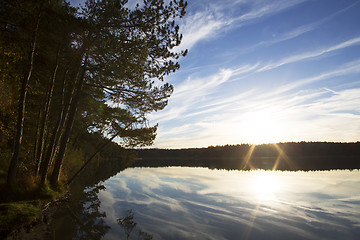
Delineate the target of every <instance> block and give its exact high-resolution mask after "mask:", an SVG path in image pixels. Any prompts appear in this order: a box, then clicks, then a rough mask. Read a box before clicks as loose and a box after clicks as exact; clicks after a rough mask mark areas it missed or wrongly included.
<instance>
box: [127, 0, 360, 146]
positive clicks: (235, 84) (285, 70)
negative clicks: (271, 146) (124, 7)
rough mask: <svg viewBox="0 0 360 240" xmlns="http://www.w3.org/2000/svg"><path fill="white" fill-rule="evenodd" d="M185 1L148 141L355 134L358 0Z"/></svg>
mask: <svg viewBox="0 0 360 240" xmlns="http://www.w3.org/2000/svg"><path fill="white" fill-rule="evenodd" d="M133 2H134V1H131V3H133ZM188 4H189V6H188V9H187V15H186V16H185V17H184V18H183V19H182V20H181V21H180V22H179V24H180V29H181V31H182V33H183V35H184V39H183V42H182V45H181V46H180V48H181V49H186V48H187V49H189V54H188V56H186V57H185V58H183V59H181V60H180V64H181V69H180V70H179V71H178V72H176V73H174V74H172V75H170V76H168V77H167V78H166V81H168V82H170V83H171V84H173V85H174V87H175V91H174V94H173V95H172V96H171V98H170V99H169V104H168V106H167V107H166V108H165V109H164V110H163V111H160V112H157V113H154V114H151V115H150V116H149V119H150V123H152V124H155V123H159V129H158V134H157V139H156V141H155V144H154V146H153V147H160V148H186V147H206V146H209V145H223V144H239V143H270V142H287V141H295V142H298V141H335V142H354V141H359V140H360V1H359V0H358V1H353V0H342V1H340V0H271V1H270V0H221V1H215V0H188Z"/></svg>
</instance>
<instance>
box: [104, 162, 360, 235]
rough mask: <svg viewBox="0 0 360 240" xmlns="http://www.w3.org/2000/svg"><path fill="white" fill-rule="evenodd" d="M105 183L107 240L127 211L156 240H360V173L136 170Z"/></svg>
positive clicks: (176, 169) (179, 168)
mask: <svg viewBox="0 0 360 240" xmlns="http://www.w3.org/2000/svg"><path fill="white" fill-rule="evenodd" d="M104 184H105V186H106V190H104V191H101V192H100V193H99V198H100V200H101V202H102V204H101V210H102V211H106V213H107V218H106V223H107V224H108V225H109V226H111V227H112V228H111V230H110V231H109V233H108V234H107V235H105V237H104V239H117V238H118V237H119V234H120V231H121V230H120V229H119V228H118V227H117V226H116V225H117V223H116V218H118V217H119V216H120V215H121V214H123V213H124V212H125V211H127V210H129V209H132V210H133V212H134V213H135V218H134V221H135V222H137V223H138V225H140V226H141V228H142V229H143V230H144V231H145V232H148V233H151V234H152V235H153V236H154V239H359V238H360V189H359V186H360V172H359V171H352V172H351V171H322V172H280V171H225V170H209V169H205V168H184V167H171V168H133V169H126V170H125V171H123V172H120V173H119V174H118V175H116V176H114V177H112V178H110V179H109V180H107V181H105V183H104Z"/></svg>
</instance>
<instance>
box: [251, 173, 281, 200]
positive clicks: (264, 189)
mask: <svg viewBox="0 0 360 240" xmlns="http://www.w3.org/2000/svg"><path fill="white" fill-rule="evenodd" d="M253 177H254V179H253V182H252V185H253V186H252V191H253V192H254V194H255V195H256V197H257V198H259V199H261V200H271V199H275V197H276V193H280V192H281V191H282V190H283V187H282V184H281V181H280V179H279V176H277V175H276V174H274V172H270V171H256V172H254V175H253Z"/></svg>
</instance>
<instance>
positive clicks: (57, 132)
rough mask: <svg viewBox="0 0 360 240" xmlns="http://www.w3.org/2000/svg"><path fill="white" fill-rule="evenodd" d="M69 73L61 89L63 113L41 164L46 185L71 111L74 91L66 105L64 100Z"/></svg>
mask: <svg viewBox="0 0 360 240" xmlns="http://www.w3.org/2000/svg"><path fill="white" fill-rule="evenodd" d="M67 73H68V70H66V71H65V74H64V78H63V86H62V89H61V99H60V102H61V106H62V109H61V111H60V113H59V117H58V120H57V122H56V125H55V127H54V131H53V134H52V135H51V139H50V142H49V146H48V149H47V151H46V154H45V158H44V160H43V161H42V162H41V165H40V174H41V184H45V183H46V178H47V174H48V171H49V166H50V165H51V162H52V159H53V156H54V154H55V150H56V147H57V145H58V143H59V139H60V132H61V130H62V129H63V127H64V123H65V120H66V117H67V114H68V111H69V102H71V97H72V95H73V94H74V91H72V92H71V95H70V96H69V98H70V99H69V101H67V102H66V104H65V103H64V98H65V85H66V77H67Z"/></svg>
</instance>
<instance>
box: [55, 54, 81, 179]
mask: <svg viewBox="0 0 360 240" xmlns="http://www.w3.org/2000/svg"><path fill="white" fill-rule="evenodd" d="M86 64H87V58H86V59H85V64H84V66H83V69H82V73H81V77H80V78H79V79H78V82H77V86H76V91H75V95H74V97H73V99H72V101H71V104H70V109H69V115H68V119H67V121H66V125H65V129H64V132H63V134H62V137H61V141H60V146H59V152H58V154H57V158H56V161H55V164H54V170H53V173H52V176H51V185H53V186H56V185H57V184H58V181H59V176H60V172H61V167H62V163H63V159H64V155H65V150H66V145H67V143H68V140H69V137H70V133H71V129H72V126H73V123H74V120H75V114H76V110H77V105H78V102H79V99H80V93H81V89H82V85H83V82H84V79H85V73H86Z"/></svg>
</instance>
